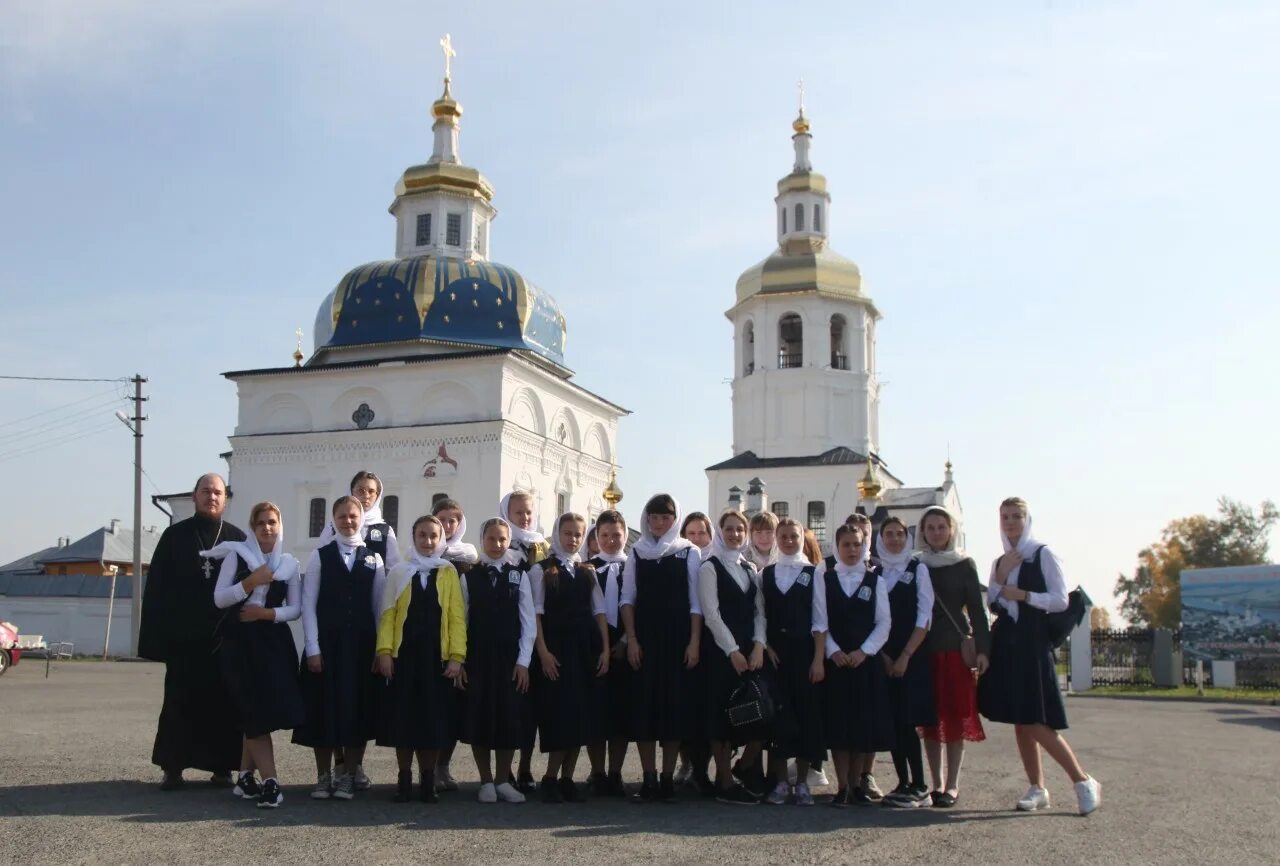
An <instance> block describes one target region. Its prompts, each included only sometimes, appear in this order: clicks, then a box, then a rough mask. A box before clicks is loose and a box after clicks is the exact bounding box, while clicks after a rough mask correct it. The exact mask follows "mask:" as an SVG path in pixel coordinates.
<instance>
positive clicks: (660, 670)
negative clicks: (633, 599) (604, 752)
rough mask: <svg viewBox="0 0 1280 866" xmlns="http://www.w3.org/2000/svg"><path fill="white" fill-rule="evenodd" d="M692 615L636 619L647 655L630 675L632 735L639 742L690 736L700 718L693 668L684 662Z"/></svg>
mask: <svg viewBox="0 0 1280 866" xmlns="http://www.w3.org/2000/svg"><path fill="white" fill-rule="evenodd" d="M689 627H690V622H689V617H688V616H687V615H686V616H683V617H680V618H679V620H674V619H673V620H671V621H668V622H661V621H660V622H651V623H647V624H646V623H641V622H637V623H636V632H637V639H638V640H639V641H640V649H641V650H642V651H643V653H644V657H643V658H642V659H641V661H640V669H639V670H638V671H633V672H632V676H631V725H632V731H631V733H632V735H633V736H634V737H635V739H636V740H637V741H638V742H649V741H660V742H669V741H672V740H686V739H690V738H691V737H692V736H693V734H694V727H693V726H694V723H695V721H696V720H697V713H696V712H695V704H694V686H695V684H696V682H697V680H696V677H695V675H694V672H693V671H692V670H690V669H689V668H688V667H686V666H685V663H684V654H685V650H686V649H687V648H688V646H689Z"/></svg>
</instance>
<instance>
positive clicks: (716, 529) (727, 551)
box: [704, 514, 751, 565]
mask: <svg viewBox="0 0 1280 866" xmlns="http://www.w3.org/2000/svg"><path fill="white" fill-rule="evenodd" d="M738 518H739V515H737V514H734V519H738ZM721 519H722V520H723V519H724V515H721ZM750 546H751V525H750V524H749V523H748V524H747V530H746V532H745V533H744V535H743V539H742V543H741V544H739V545H738V546H737V547H730V546H729V543H728V542H727V541H725V540H724V536H723V535H721V534H720V523H719V521H717V522H716V524H715V525H714V526H713V527H712V535H711V546H710V547H709V548H708V549H707V553H706V555H705V556H704V560H705V559H708V558H710V557H712V556H714V557H715V558H716V559H718V560H720V562H721V564H722V565H733V564H734V563H735V562H738V561H740V560H745V561H747V562H750V559H749V558H748V557H747V549H748V548H749V547H750Z"/></svg>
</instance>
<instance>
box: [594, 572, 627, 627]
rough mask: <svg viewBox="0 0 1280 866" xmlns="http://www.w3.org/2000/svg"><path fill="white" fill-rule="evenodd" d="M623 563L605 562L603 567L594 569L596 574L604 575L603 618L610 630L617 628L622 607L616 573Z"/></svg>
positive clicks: (620, 589) (620, 590) (620, 591)
mask: <svg viewBox="0 0 1280 866" xmlns="http://www.w3.org/2000/svg"><path fill="white" fill-rule="evenodd" d="M625 562H626V560H625V559H620V560H618V561H617V562H611V561H609V560H605V563H604V567H603V568H597V569H596V573H597V574H603V575H604V590H603V592H604V616H605V619H607V620H608V621H609V626H610V627H611V628H617V627H618V610H619V608H620V607H621V606H622V605H621V600H622V588H621V587H620V586H619V585H618V583H619V581H618V572H619V571H620V570H621V569H622V567H623V564H624V563H625Z"/></svg>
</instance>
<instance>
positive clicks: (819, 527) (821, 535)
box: [809, 502, 827, 542]
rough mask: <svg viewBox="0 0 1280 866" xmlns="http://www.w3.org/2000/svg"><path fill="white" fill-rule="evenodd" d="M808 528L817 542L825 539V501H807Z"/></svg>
mask: <svg viewBox="0 0 1280 866" xmlns="http://www.w3.org/2000/svg"><path fill="white" fill-rule="evenodd" d="M809 528H810V529H812V530H813V536H814V538H816V539H818V541H819V542H823V541H826V540H827V503H825V502H810V503H809Z"/></svg>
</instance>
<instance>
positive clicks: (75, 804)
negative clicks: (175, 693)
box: [0, 659, 1280, 866]
mask: <svg viewBox="0 0 1280 866" xmlns="http://www.w3.org/2000/svg"><path fill="white" fill-rule="evenodd" d="M163 676H164V670H163V668H162V667H161V666H160V665H156V664H150V663H139V664H126V663H114V662H109V663H105V664H100V663H94V662H67V663H62V664H60V665H56V666H55V667H54V670H53V675H52V676H51V677H50V678H49V679H47V680H46V679H44V663H43V662H42V661H39V660H35V659H31V660H27V661H24V662H23V663H22V664H20V665H19V666H18V667H16V668H14V669H12V670H11V671H10V672H9V673H7V674H6V675H5V676H4V677H3V678H2V679H0V710H2V712H0V719H3V728H2V729H0V731H2V733H0V767H3V776H0V779H2V780H3V785H2V786H0V862H3V863H22V864H31V863H101V862H121V863H142V862H147V863H176V862H181V863H215V862H227V863H230V862H237V863H256V862H281V863H339V862H341V863H347V864H375V863H393V862H404V863H408V862H417V863H424V862H431V863H438V862H475V861H482V860H483V861H487V862H490V863H493V862H498V861H501V860H506V859H511V860H517V861H524V862H547V861H556V862H557V863H569V862H635V861H656V862H664V863H666V862H677V863H678V862H710V861H716V862H728V863H732V864H735V866H736V864H746V863H790V862H814V863H816V862H822V863H824V864H833V863H846V862H862V863H905V862H924V861H926V860H928V861H932V862H937V863H947V864H961V863H970V862H979V863H982V864H983V866H993V864H1000V863H1018V864H1026V863H1046V864H1049V863H1126V864H1128V863H1160V864H1178V863H1186V864H1201V863H1232V864H1254V863H1277V862H1280V793H1278V791H1280V789H1278V788H1277V785H1276V774H1277V770H1280V709H1276V708H1273V707H1251V706H1236V705H1227V704H1190V703H1157V702H1152V701H1121V700H1110V699H1101V698H1073V699H1071V700H1069V701H1068V703H1067V710H1068V713H1069V717H1070V720H1071V722H1072V729H1071V731H1070V732H1069V737H1070V739H1071V742H1072V745H1073V746H1074V747H1075V748H1076V750H1077V751H1078V752H1079V754H1080V756H1081V758H1082V761H1083V763H1084V765H1085V768H1086V769H1087V770H1089V771H1090V772H1091V773H1093V774H1094V775H1096V776H1097V777H1098V778H1099V779H1100V780H1101V781H1102V783H1103V786H1104V804H1103V807H1102V809H1101V810H1100V811H1099V812H1097V813H1096V814H1094V815H1093V816H1091V817H1089V818H1079V817H1077V816H1076V815H1075V814H1074V807H1075V801H1074V796H1073V795H1072V791H1071V788H1070V785H1069V783H1068V782H1067V780H1066V778H1065V777H1064V776H1063V775H1062V774H1061V772H1060V771H1059V770H1058V769H1057V768H1056V767H1052V768H1051V769H1050V768H1046V769H1047V773H1048V786H1049V790H1050V793H1051V795H1052V796H1053V798H1054V801H1055V808H1054V809H1053V810H1052V811H1050V812H1048V813H1041V814H1036V815H1019V814H1016V813H1014V812H1013V811H1012V806H1013V802H1014V801H1015V800H1016V799H1017V797H1018V796H1019V795H1020V794H1021V793H1022V792H1023V791H1024V790H1025V788H1026V783H1025V781H1024V779H1023V777H1022V774H1021V768H1020V765H1019V763H1018V759H1017V755H1016V753H1015V751H1014V748H1013V738H1012V732H1011V730H1010V729H1008V728H1006V727H1004V726H999V725H992V726H989V729H988V735H989V739H988V740H987V741H986V742H985V743H981V744H978V745H977V746H974V747H972V748H971V749H970V751H969V754H968V757H967V760H966V764H965V771H964V775H963V780H962V792H961V796H960V802H959V804H958V806H957V807H956V808H955V809H954V810H951V811H949V812H944V811H939V810H929V809H925V810H919V811H915V812H905V811H898V810H889V809H881V808H874V807H873V808H861V809H860V808H856V807H855V808H850V809H847V810H843V811H836V810H833V809H830V808H827V807H825V806H821V805H819V806H817V807H815V808H812V809H800V808H797V807H793V806H785V807H768V806H754V807H733V806H724V805H720V804H716V803H714V802H703V801H699V800H694V799H690V800H688V801H686V802H682V803H680V804H679V805H658V804H654V805H649V806H635V805H631V804H630V803H624V802H619V801H616V800H597V801H592V802H588V803H586V804H583V805H579V806H572V805H570V806H544V805H542V804H541V803H537V802H530V803H527V804H524V805H520V806H510V805H504V804H496V805H481V804H480V803H478V802H476V800H475V793H476V774H475V768H474V765H473V764H472V761H471V758H470V754H469V753H466V752H465V749H464V750H463V751H461V752H460V754H459V756H458V757H457V758H456V759H455V762H454V767H455V775H456V776H458V778H459V780H460V781H462V782H463V785H462V790H461V791H460V792H458V793H457V794H451V795H445V796H444V798H443V801H442V802H441V803H440V804H439V805H437V806H425V805H423V804H420V803H413V804H409V805H401V804H396V803H393V802H391V788H392V784H393V781H394V758H393V756H392V754H391V752H390V750H387V749H378V748H371V749H370V753H369V759H368V761H367V762H366V765H367V768H368V771H369V775H370V776H371V777H372V778H373V780H374V782H375V787H374V790H373V791H371V792H370V793H369V794H366V795H364V796H363V797H361V798H359V799H357V800H355V801H354V802H351V803H340V802H336V801H328V802H314V801H311V800H309V799H307V797H306V793H307V790H308V789H309V785H308V783H310V782H311V781H312V780H313V779H314V770H313V765H312V763H311V757H310V752H309V751H307V750H304V749H302V748H300V747H296V746H292V745H290V744H288V743H287V735H285V736H280V735H277V752H278V759H279V762H280V769H281V776H282V778H283V780H284V782H285V796H286V801H285V805H284V807H283V808H282V809H280V810H278V811H275V812H266V811H264V810H258V809H256V808H254V807H253V806H252V805H251V804H247V803H242V802H239V801H236V800H233V799H232V797H231V796H230V795H229V793H228V792H227V791H225V790H221V789H219V790H215V789H212V788H210V787H209V786H207V785H206V784H204V783H203V781H195V780H197V779H201V776H199V775H198V774H191V773H189V774H188V779H189V780H191V781H192V782H193V783H192V784H189V785H188V786H187V787H186V788H185V789H184V790H182V791H179V792H175V793H169V794H165V793H161V792H160V791H158V790H156V782H157V781H158V779H159V774H158V772H157V771H156V770H155V768H153V767H151V766H150V764H149V763H148V758H149V756H150V749H151V738H152V736H153V735H154V732H155V720H156V716H157V714H158V712H159V709H160V694H161V685H162V681H163ZM877 767H878V770H879V778H880V781H881V783H882V786H885V787H887V786H886V785H884V783H886V782H888V783H889V784H890V785H891V784H892V783H893V771H892V766H891V765H890V763H889V761H888V760H887V758H886V759H884V760H882V761H881V762H880V763H879V764H878V765H877ZM536 770H537V767H536V766H535V771H536ZM585 773H586V770H585V758H584V763H583V765H582V769H581V770H580V772H579V776H580V777H583V776H585ZM638 777H639V766H638V764H637V762H636V760H635V758H634V755H632V758H631V760H630V761H629V767H628V778H629V779H631V780H637V779H638Z"/></svg>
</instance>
